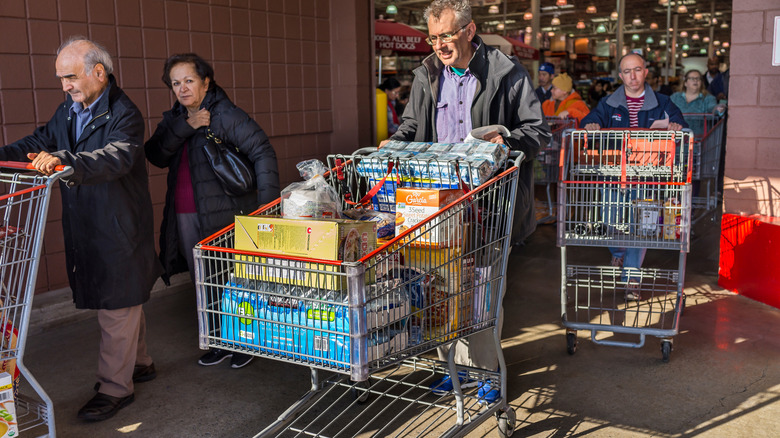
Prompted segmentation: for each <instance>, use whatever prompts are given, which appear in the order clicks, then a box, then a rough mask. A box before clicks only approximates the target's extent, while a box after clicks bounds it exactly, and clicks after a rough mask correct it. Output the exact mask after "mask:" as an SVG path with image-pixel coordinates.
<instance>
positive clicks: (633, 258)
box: [609, 247, 647, 282]
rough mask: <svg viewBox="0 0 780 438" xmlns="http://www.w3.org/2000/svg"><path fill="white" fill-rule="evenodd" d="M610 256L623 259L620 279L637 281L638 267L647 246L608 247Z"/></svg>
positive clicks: (640, 265) (638, 278)
mask: <svg viewBox="0 0 780 438" xmlns="http://www.w3.org/2000/svg"><path fill="white" fill-rule="evenodd" d="M609 252H610V253H611V254H612V257H618V258H621V259H623V271H622V272H621V274H620V279H621V280H622V281H626V282H627V281H629V280H634V281H636V282H639V280H640V276H639V269H640V268H641V267H642V262H643V261H644V260H645V254H646V253H647V248H612V247H610V248H609Z"/></svg>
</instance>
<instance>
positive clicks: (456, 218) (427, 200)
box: [395, 188, 463, 247]
mask: <svg viewBox="0 0 780 438" xmlns="http://www.w3.org/2000/svg"><path fill="white" fill-rule="evenodd" d="M462 195H463V191H462V190H458V189H421V188H398V189H397V191H396V194H395V235H396V236H398V235H399V234H401V233H403V232H404V231H406V230H408V229H409V228H412V227H414V226H415V225H417V224H419V223H420V222H426V221H427V220H428V218H429V217H430V216H432V215H434V214H436V213H437V212H438V211H439V210H440V209H441V208H442V207H444V206H446V205H448V204H450V203H452V202H454V201H456V200H457V199H458V198H459V197H460V196H462ZM462 223H463V215H462V212H458V213H456V214H451V213H449V212H446V213H444V214H442V215H441V216H439V217H437V218H435V219H433V220H431V221H430V222H428V223H426V224H425V225H423V226H422V227H421V228H420V229H419V230H417V232H416V233H414V235H413V236H411V239H414V240H413V242H412V243H413V244H421V245H424V246H433V247H449V246H453V245H455V244H457V242H458V239H459V230H460V226H461V225H462Z"/></svg>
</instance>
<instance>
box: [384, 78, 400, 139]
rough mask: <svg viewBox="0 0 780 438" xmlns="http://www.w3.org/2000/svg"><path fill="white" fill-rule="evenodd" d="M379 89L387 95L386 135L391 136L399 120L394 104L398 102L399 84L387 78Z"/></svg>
mask: <svg viewBox="0 0 780 438" xmlns="http://www.w3.org/2000/svg"><path fill="white" fill-rule="evenodd" d="M379 89H380V90H382V91H384V92H385V94H387V134H388V135H393V134H395V131H397V130H398V125H400V120H399V118H398V114H397V113H396V111H395V103H396V101H397V100H398V93H399V92H400V91H401V83H400V82H398V79H396V78H387V79H385V81H384V82H382V85H380V86H379Z"/></svg>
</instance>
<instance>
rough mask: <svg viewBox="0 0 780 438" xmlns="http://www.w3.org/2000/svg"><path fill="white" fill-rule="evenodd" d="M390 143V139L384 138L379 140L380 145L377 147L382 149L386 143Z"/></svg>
mask: <svg viewBox="0 0 780 438" xmlns="http://www.w3.org/2000/svg"><path fill="white" fill-rule="evenodd" d="M388 143H390V139H389V138H388V139H386V140H382V141H381V142H379V146H377V149H382V148H383V147H384V146H385V145H386V144H388Z"/></svg>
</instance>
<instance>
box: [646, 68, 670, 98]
mask: <svg viewBox="0 0 780 438" xmlns="http://www.w3.org/2000/svg"><path fill="white" fill-rule="evenodd" d="M645 80H646V81H647V83H648V85H650V88H652V89H653V91H655V92H656V93H658V94H663V95H664V96H671V95H672V93H673V92H674V90H673V89H672V87H670V86H669V85H667V84H664V83H663V78H662V77H661V76H659V75H657V74H656V73H655V70H648V71H647V78H646V79H645Z"/></svg>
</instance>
